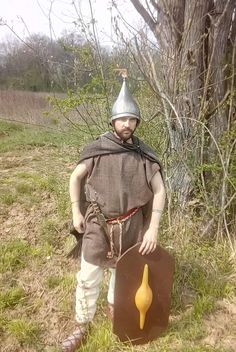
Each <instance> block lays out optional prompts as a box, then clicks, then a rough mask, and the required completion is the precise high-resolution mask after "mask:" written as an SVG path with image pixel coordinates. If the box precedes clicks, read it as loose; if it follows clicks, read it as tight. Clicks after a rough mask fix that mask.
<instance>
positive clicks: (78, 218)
mask: <svg viewBox="0 0 236 352" xmlns="http://www.w3.org/2000/svg"><path fill="white" fill-rule="evenodd" d="M73 226H74V228H75V229H76V231H78V232H79V233H84V231H85V221H84V217H83V215H82V214H80V213H77V214H75V213H74V212H73Z"/></svg>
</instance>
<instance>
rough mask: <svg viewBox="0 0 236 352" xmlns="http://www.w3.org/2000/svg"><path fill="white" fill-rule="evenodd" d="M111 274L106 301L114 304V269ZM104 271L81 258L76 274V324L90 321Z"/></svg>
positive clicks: (94, 310) (95, 306) (94, 309)
mask: <svg viewBox="0 0 236 352" xmlns="http://www.w3.org/2000/svg"><path fill="white" fill-rule="evenodd" d="M109 270H110V272H111V277H110V282H109V288H108V294H107V300H108V302H109V303H110V304H114V288H115V269H109ZM103 272H104V269H103V268H101V267H99V266H97V265H93V264H90V263H88V262H86V261H85V259H84V257H83V254H82V256H81V264H80V271H79V272H78V273H77V275H76V278H77V288H76V305H75V319H76V321H77V322H78V323H82V324H84V323H88V322H90V321H92V319H93V317H94V314H95V312H96V308H97V300H98V297H99V292H100V284H101V282H102V280H103Z"/></svg>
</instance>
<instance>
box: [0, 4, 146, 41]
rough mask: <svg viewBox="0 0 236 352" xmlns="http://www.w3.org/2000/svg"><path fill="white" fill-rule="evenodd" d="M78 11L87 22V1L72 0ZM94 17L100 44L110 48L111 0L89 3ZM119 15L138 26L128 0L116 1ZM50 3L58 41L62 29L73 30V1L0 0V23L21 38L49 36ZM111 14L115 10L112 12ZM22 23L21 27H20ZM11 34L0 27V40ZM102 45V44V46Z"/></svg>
mask: <svg viewBox="0 0 236 352" xmlns="http://www.w3.org/2000/svg"><path fill="white" fill-rule="evenodd" d="M74 2H75V3H76V4H77V6H78V7H79V8H80V10H81V13H82V15H83V19H84V20H85V22H89V20H90V10H89V1H88V0H75V1H74ZM91 2H92V5H93V11H94V17H95V19H96V21H97V28H98V31H99V33H100V35H103V42H104V41H105V42H106V41H107V44H109V42H110V39H109V37H111V36H112V29H111V12H110V11H109V10H108V8H109V7H111V0H91ZM117 2H118V3H119V9H120V10H121V12H122V15H124V17H125V18H126V20H128V21H129V22H131V23H132V24H134V25H136V26H137V24H138V23H140V17H139V15H138V14H137V12H136V11H135V9H134V8H133V5H132V4H131V3H130V2H129V0H117ZM51 3H52V11H51V22H52V28H53V31H54V32H53V33H52V36H53V37H54V38H55V37H56V38H57V37H58V36H60V35H61V33H62V31H63V30H64V29H67V30H70V29H73V28H74V27H73V21H74V20H76V19H77V16H76V12H75V10H74V8H73V6H72V5H71V3H72V0H0V9H1V10H0V19H2V21H6V22H7V24H8V25H9V26H10V27H12V28H13V29H14V31H15V32H16V33H17V34H18V35H19V36H20V37H26V36H28V35H29V34H33V33H44V34H47V35H48V36H50V24H49V19H48V17H49V13H50V10H49V9H50V4H51ZM112 11H113V13H114V12H115V10H114V9H113V10H112ZM23 22H24V23H23ZM10 33H11V31H10V30H9V29H8V28H7V27H6V26H3V25H1V26H0V40H1V41H2V40H4V39H6V38H7V37H9V36H10ZM104 44H105V43H104Z"/></svg>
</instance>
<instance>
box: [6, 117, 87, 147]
mask: <svg viewBox="0 0 236 352" xmlns="http://www.w3.org/2000/svg"><path fill="white" fill-rule="evenodd" d="M0 132H1V133H2V135H3V138H1V144H0V152H1V153H3V152H9V151H11V150H15V149H29V148H30V149H34V148H35V147H45V146H51V147H55V148H57V147H62V146H68V145H69V146H74V147H79V146H81V145H83V144H84V143H85V142H86V141H88V140H89V139H90V136H89V134H87V135H84V134H83V135H82V134H81V132H80V131H78V130H71V129H67V130H65V131H63V132H60V131H56V130H55V131H53V130H51V129H50V128H48V129H47V128H40V127H36V128H34V127H33V126H25V125H23V124H20V123H9V122H6V121H2V120H0Z"/></svg>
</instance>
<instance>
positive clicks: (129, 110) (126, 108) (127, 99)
mask: <svg viewBox="0 0 236 352" xmlns="http://www.w3.org/2000/svg"><path fill="white" fill-rule="evenodd" d="M125 116H127V117H129V116H130V117H134V118H136V119H137V120H138V122H139V121H140V119H141V117H140V111H139V107H138V105H137V103H136V101H135V100H134V98H133V97H132V95H131V93H130V92H129V89H128V87H127V84H126V78H125V77H124V78H123V84H122V87H121V90H120V93H119V95H118V97H117V99H116V101H115V103H114V105H113V107H112V111H111V121H114V120H116V119H119V118H120V117H125Z"/></svg>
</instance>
